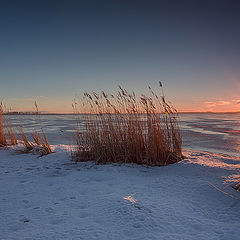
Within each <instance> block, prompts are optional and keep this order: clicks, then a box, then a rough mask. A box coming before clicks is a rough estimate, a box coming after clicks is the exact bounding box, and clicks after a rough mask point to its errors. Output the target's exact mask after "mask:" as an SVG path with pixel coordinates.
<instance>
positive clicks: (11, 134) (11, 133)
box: [6, 120, 18, 145]
mask: <svg viewBox="0 0 240 240" xmlns="http://www.w3.org/2000/svg"><path fill="white" fill-rule="evenodd" d="M6 129H7V132H8V136H9V140H10V143H11V145H17V144H18V141H17V133H16V131H15V129H14V128H13V126H12V124H11V122H10V121H9V120H8V121H7V126H6Z"/></svg>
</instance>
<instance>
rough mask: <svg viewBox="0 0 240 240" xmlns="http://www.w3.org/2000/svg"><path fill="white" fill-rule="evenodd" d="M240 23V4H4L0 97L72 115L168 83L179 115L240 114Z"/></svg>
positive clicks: (192, 0)
mask: <svg viewBox="0 0 240 240" xmlns="http://www.w3.org/2000/svg"><path fill="white" fill-rule="evenodd" d="M239 26H240V1H239V0H235V1H234V0H225V1H222V0H216V1H215V0H207V1H205V0H198V1H197V0H189V1H182V0H176V1H173V0H166V1H161V0H158V1H157V0H156V1H150V0H145V1H140V0H138V1H137V0H136V1H132V0H127V1H126V0H121V1H120V0H112V1H105V0H97V1H95V0H89V1H87V0H86V1H81V0H79V1H71V0H68V1H61V0H58V1H51V0H48V1H44V0H41V1H40V0H39V1H24V0H21V1H12V0H9V1H7V0H6V1H1V5H0V30H1V34H0V83H1V84H0V99H2V100H3V101H4V102H5V103H6V104H7V105H8V106H9V107H11V108H12V109H13V110H16V111H19V110H21V111H28V110H33V103H34V100H37V101H38V104H39V107H40V109H41V110H42V111H48V112H64V113H65V112H71V111H72V109H71V102H72V99H73V98H74V97H75V96H76V95H78V94H81V93H83V92H84V91H92V90H93V91H99V90H106V92H112V91H115V89H116V88H117V85H119V84H120V85H122V86H123V87H125V88H127V89H129V90H135V91H136V92H137V93H140V92H146V88H147V86H148V85H151V86H152V87H153V88H154V87H157V86H158V84H157V83H158V81H159V80H161V81H162V82H163V85H164V91H165V94H166V95H167V99H168V100H169V101H171V102H172V103H173V104H174V105H175V106H176V107H177V109H178V110H179V111H240V31H239Z"/></svg>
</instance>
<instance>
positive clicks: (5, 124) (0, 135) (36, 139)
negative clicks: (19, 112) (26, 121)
mask: <svg viewBox="0 0 240 240" xmlns="http://www.w3.org/2000/svg"><path fill="white" fill-rule="evenodd" d="M34 105H35V109H36V115H38V117H39V119H38V121H39V122H40V129H41V131H40V133H39V132H37V131H36V130H34V131H33V132H32V134H31V135H32V139H33V141H30V140H29V139H28V137H27V135H26V134H25V132H24V130H23V128H22V127H21V126H19V127H18V131H19V133H20V137H21V138H22V142H23V145H24V146H25V149H24V150H23V152H29V151H32V150H35V151H38V152H40V154H41V156H43V155H47V154H50V153H53V150H52V148H51V146H50V144H49V142H48V139H47V136H46V134H45V132H44V129H43V126H42V121H41V118H40V113H39V109H38V105H37V102H35V103H34ZM4 129H5V131H6V132H7V133H8V138H9V139H7V137H6V134H5V131H4ZM17 138H18V135H17V133H16V131H15V129H14V128H13V126H12V124H11V121H10V120H7V121H6V120H5V119H4V114H3V104H2V103H1V102H0V147H2V146H7V145H17V144H18V139H17Z"/></svg>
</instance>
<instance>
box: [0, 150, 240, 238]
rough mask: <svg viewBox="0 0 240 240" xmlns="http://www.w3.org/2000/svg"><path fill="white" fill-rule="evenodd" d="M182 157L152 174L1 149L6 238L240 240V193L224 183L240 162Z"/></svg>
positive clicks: (0, 209)
mask: <svg viewBox="0 0 240 240" xmlns="http://www.w3.org/2000/svg"><path fill="white" fill-rule="evenodd" d="M184 154H185V156H186V158H185V160H184V161H182V162H180V163H177V164H174V165H169V166H167V167H150V168H148V167H146V166H138V165H122V166H120V165H115V164H111V165H94V164H93V163H92V162H87V163H77V164H74V163H73V162H71V161H70V157H69V153H68V152H67V151H66V150H65V149H64V147H60V146H59V147H58V148H56V153H54V154H51V155H48V156H44V157H41V158H38V156H37V155H33V154H16V153H15V150H13V149H10V150H9V149H6V150H3V149H2V150H1V151H0V222H1V224H0V239H1V240H5V239H6V240H9V239H11V240H15V239H16V240H19V239H25V240H32V239H34V240H40V239H41V240H47V239H51V240H52V239H57V240H61V239H64V240H65V239H86V240H91V239H104V240H107V239H152V240H154V239H158V240H159V239H167V240H171V239H174V240H176V239H184V240H185V239H191V240H192V239H204V240H205V239H223V240H225V239H228V240H231V239H233V240H235V239H238V238H239V227H240V215H239V213H240V200H239V198H240V194H239V192H237V191H235V190H233V189H232V188H231V186H230V185H224V181H226V179H231V177H232V176H237V175H238V174H239V169H240V164H239V163H240V162H239V161H238V160H237V159H233V158H230V157H226V156H221V155H212V154H208V153H201V152H194V151H185V153H184ZM224 177H225V178H224ZM215 187H217V188H220V189H223V188H224V192H225V193H223V192H221V191H219V190H217V189H216V188H215ZM227 194H229V195H231V196H229V195H227Z"/></svg>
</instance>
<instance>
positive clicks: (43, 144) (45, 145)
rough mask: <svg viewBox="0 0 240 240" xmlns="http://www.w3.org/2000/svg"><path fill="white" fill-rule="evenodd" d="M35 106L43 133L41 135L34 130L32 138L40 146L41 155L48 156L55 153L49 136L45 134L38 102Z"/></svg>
mask: <svg viewBox="0 0 240 240" xmlns="http://www.w3.org/2000/svg"><path fill="white" fill-rule="evenodd" d="M34 105H35V109H36V115H38V117H39V118H38V121H39V122H40V129H41V132H40V133H39V132H37V131H36V130H34V131H33V133H32V138H33V140H34V142H35V144H36V145H37V146H38V150H39V152H40V153H41V155H42V156H43V155H48V154H51V153H53V150H52V148H51V146H50V144H49V142H48V139H47V135H46V133H45V132H44V129H43V125H42V121H41V118H40V112H39V108H38V104H37V102H36V101H35V102H34Z"/></svg>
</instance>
